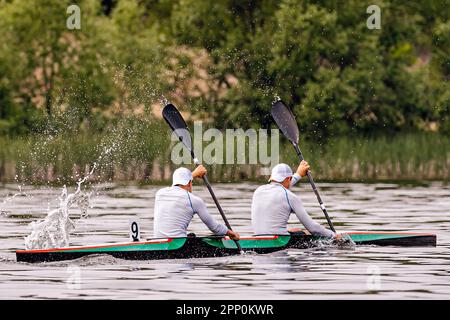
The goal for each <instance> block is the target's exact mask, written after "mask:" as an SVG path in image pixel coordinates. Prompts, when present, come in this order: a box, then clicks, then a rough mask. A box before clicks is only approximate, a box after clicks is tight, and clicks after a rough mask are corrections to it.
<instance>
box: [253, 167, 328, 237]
mask: <svg viewBox="0 0 450 320" xmlns="http://www.w3.org/2000/svg"><path fill="white" fill-rule="evenodd" d="M309 168H310V166H309V164H308V162H306V161H305V160H303V161H302V162H300V165H299V166H298V169H297V172H296V173H294V174H293V172H292V169H291V168H290V167H289V166H288V165H287V164H284V163H280V164H278V165H276V166H275V167H273V169H272V174H271V176H270V179H269V184H265V185H262V186H260V187H258V189H256V190H255V192H254V194H253V201H252V225H253V230H254V233H255V234H257V235H263V234H278V235H284V234H289V233H290V232H298V231H300V229H290V230H288V228H287V225H288V221H289V216H290V215H291V213H295V215H296V216H297V218H298V220H300V222H301V223H302V224H303V225H304V226H305V228H306V229H307V230H308V232H309V233H310V234H312V235H317V236H323V237H328V238H335V237H336V234H335V233H334V232H333V231H331V230H328V229H326V228H324V227H323V226H322V225H320V224H319V223H317V222H315V221H314V220H313V219H312V218H311V217H310V216H309V214H308V213H307V212H306V210H305V208H304V207H303V204H302V201H301V200H300V197H298V196H297V195H295V194H294V193H292V192H291V191H290V190H289V188H290V187H292V186H294V185H295V184H296V183H297V182H298V181H299V180H300V179H301V177H304V176H305V175H306V172H307V171H308V170H309Z"/></svg>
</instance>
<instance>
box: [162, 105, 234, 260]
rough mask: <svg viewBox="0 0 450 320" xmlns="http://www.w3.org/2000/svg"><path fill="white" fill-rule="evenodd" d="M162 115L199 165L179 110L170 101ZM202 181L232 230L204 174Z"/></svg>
mask: <svg viewBox="0 0 450 320" xmlns="http://www.w3.org/2000/svg"><path fill="white" fill-rule="evenodd" d="M162 115H163V118H164V120H166V122H167V124H168V125H169V126H170V128H171V129H172V131H173V132H175V134H176V135H177V136H178V139H180V141H181V142H182V143H183V144H184V146H185V147H186V148H187V149H188V150H189V152H190V153H191V157H192V159H193V160H194V163H195V165H199V164H200V161H199V160H198V159H197V157H196V156H195V154H194V150H193V148H192V139H191V134H190V132H189V129H188V127H187V125H186V122H185V121H184V119H183V116H182V115H181V114H180V112H179V111H178V110H177V108H176V107H175V106H174V105H173V104H171V103H168V104H166V106H165V107H164V109H163V111H162ZM203 182H204V183H205V185H206V187H207V188H208V191H209V193H210V194H211V197H212V198H213V200H214V203H215V204H216V207H217V209H218V210H219V212H220V215H221V216H222V218H223V221H224V222H225V225H226V226H227V228H228V229H229V230H233V229H231V226H230V223H229V222H228V219H227V217H226V216H225V213H224V212H223V210H222V207H221V206H220V203H219V201H218V200H217V198H216V195H215V194H214V191H213V189H212V187H211V184H210V183H209V181H208V178H207V177H206V175H204V176H203ZM234 242H235V243H236V246H237V248H238V249H239V251H241V252H242V248H241V245H240V244H239V242H238V241H237V240H234Z"/></svg>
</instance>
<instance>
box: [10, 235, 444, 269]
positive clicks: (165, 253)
mask: <svg viewBox="0 0 450 320" xmlns="http://www.w3.org/2000/svg"><path fill="white" fill-rule="evenodd" d="M348 235H349V237H350V238H351V239H352V240H353V241H354V242H355V244H357V245H377V246H401V247H414V246H419V247H424V246H436V235H434V234H427V233H406V232H349V233H348ZM326 242H331V240H328V239H324V238H320V237H316V236H311V235H304V234H293V235H264V236H252V237H242V238H241V240H240V241H239V243H240V245H241V247H242V250H243V251H246V252H255V253H261V254H265V253H271V252H275V251H280V250H284V249H288V248H293V249H304V248H310V247H314V246H317V245H318V244H324V243H326ZM94 254H107V255H110V256H113V257H115V258H118V259H126V260H160V259H192V258H211V257H225V256H230V255H236V254H239V251H238V249H237V248H236V244H235V243H234V241H232V240H231V239H229V238H228V237H198V238H196V237H193V238H190V237H188V238H171V239H152V240H149V241H144V242H127V243H119V244H102V245H96V246H80V247H65V248H52V249H43V250H17V251H16V258H17V261H19V262H29V263H34V262H52V261H63V260H73V259H78V258H82V257H85V256H88V255H94Z"/></svg>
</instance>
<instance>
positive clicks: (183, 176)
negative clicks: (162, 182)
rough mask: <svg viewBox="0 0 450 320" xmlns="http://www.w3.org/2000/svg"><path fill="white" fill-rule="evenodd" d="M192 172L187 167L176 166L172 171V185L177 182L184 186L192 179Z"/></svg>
mask: <svg viewBox="0 0 450 320" xmlns="http://www.w3.org/2000/svg"><path fill="white" fill-rule="evenodd" d="M192 180H193V177H192V172H191V170H189V169H187V168H183V167H182V168H178V169H177V170H175V171H174V172H173V176H172V186H175V185H177V184H180V185H182V186H185V185H187V184H188V183H189V181H192Z"/></svg>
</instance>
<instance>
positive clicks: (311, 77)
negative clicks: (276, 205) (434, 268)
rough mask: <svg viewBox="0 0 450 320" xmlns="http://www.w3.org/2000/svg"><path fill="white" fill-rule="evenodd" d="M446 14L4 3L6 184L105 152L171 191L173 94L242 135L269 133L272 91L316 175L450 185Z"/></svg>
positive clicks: (70, 169) (70, 170)
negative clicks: (71, 9)
mask: <svg viewBox="0 0 450 320" xmlns="http://www.w3.org/2000/svg"><path fill="white" fill-rule="evenodd" d="M71 4H77V5H78V6H79V7H80V8H81V29H80V30H69V29H68V28H67V27H66V20H67V18H68V17H69V15H70V14H68V13H67V12H66V10H67V7H68V6H69V5H71ZM372 4H376V5H378V6H379V7H380V8H381V29H380V30H370V29H368V28H367V25H366V21H367V19H368V17H369V16H370V14H368V13H367V12H366V10H367V7H368V6H369V5H372ZM449 17H450V5H449V3H448V1H444V0H440V1H437V0H431V1H395V0H391V1H370V2H365V1H360V0H345V1H336V0H335V1H331V0H330V1H307V0H281V1H267V0H260V1H247V0H215V1H210V0H159V1H157V0H109V1H107V0H103V1H100V0H99V1H94V0H85V1H73V0H71V1H66V0H0V35H1V42H0V181H4V182H7V181H14V180H15V181H20V182H30V183H31V182H32V183H39V182H64V181H67V180H76V179H78V178H79V176H80V175H83V174H84V173H86V172H88V171H89V170H90V168H92V166H93V165H94V163H98V162H99V157H100V158H101V161H100V162H101V165H99V169H98V170H97V171H96V177H95V178H96V179H98V180H104V179H109V180H137V181H143V182H152V183H154V182H158V181H162V180H165V179H168V178H169V177H170V170H171V169H172V167H173V165H172V164H171V162H170V149H169V145H170V135H169V129H168V128H167V127H166V125H165V124H164V123H163V121H162V120H161V117H160V111H161V103H160V101H161V99H162V98H163V97H165V98H167V99H169V100H170V101H172V102H173V103H174V104H175V105H176V106H177V107H179V108H180V109H181V110H183V111H184V112H185V115H186V116H187V118H188V119H189V121H192V120H203V121H205V123H207V124H209V125H210V126H211V127H216V128H219V129H225V128H244V129H245V128H269V127H271V126H273V123H272V120H271V118H270V115H269V110H270V106H271V102H272V101H273V100H274V96H279V97H281V98H282V99H283V100H284V101H285V102H286V103H287V104H288V105H290V106H291V107H292V108H293V110H294V113H295V114H296V117H297V120H298V122H299V126H300V130H301V143H300V146H301V147H302V149H303V152H304V154H305V156H306V158H307V159H308V160H309V161H310V162H311V164H312V166H313V171H314V174H315V176H317V177H318V178H319V179H328V180H343V181H349V180H352V181H368V180H422V179H428V180H448V179H449V177H450V173H449V167H450V115H449V108H450V84H449V77H450V21H449ZM111 145H114V148H113V149H112V151H111V152H109V151H108V152H106V153H105V149H108V148H109V147H108V146H111ZM280 151H281V160H282V161H286V162H288V163H289V164H295V162H296V159H295V153H294V152H293V151H292V149H291V148H290V146H289V145H288V144H287V143H286V142H285V141H284V140H283V145H282V147H281V150H280ZM211 175H212V178H213V179H214V180H216V181H224V182H228V181H241V180H242V179H245V180H247V179H250V180H251V179H259V178H261V176H260V174H259V173H258V170H255V168H251V167H250V166H246V165H242V166H238V165H231V166H230V165H229V166H226V165H216V166H213V167H212V168H211Z"/></svg>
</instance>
